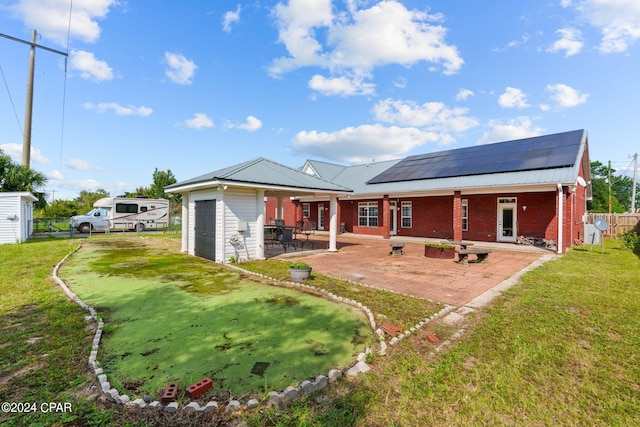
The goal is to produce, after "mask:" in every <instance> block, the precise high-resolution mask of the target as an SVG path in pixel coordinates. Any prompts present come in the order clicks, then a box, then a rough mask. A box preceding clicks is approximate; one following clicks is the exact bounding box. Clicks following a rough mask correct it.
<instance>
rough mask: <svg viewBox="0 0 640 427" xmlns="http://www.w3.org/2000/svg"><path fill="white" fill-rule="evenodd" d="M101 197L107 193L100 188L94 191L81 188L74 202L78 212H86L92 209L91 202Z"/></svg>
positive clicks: (107, 195) (106, 195)
mask: <svg viewBox="0 0 640 427" xmlns="http://www.w3.org/2000/svg"><path fill="white" fill-rule="evenodd" d="M103 197H109V193H107V190H104V189H102V188H99V189H98V190H96V191H88V190H82V191H81V192H80V195H79V196H78V197H76V198H75V199H74V202H75V204H76V207H77V210H78V212H80V213H87V212H89V211H90V210H91V209H93V204H94V203H95V202H96V201H98V200H99V199H102V198H103Z"/></svg>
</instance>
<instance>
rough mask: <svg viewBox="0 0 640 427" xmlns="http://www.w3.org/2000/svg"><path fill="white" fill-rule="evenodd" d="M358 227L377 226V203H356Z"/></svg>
mask: <svg viewBox="0 0 640 427" xmlns="http://www.w3.org/2000/svg"><path fill="white" fill-rule="evenodd" d="M358 225H359V226H360V227H377V226H378V202H361V203H358Z"/></svg>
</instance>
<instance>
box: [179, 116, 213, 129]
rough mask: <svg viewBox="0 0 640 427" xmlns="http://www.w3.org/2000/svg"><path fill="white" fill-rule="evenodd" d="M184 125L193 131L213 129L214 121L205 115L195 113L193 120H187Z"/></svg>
mask: <svg viewBox="0 0 640 427" xmlns="http://www.w3.org/2000/svg"><path fill="white" fill-rule="evenodd" d="M183 124H184V125H185V126H187V127H188V128H191V129H202V128H210V127H213V121H212V120H211V119H210V118H209V117H207V115H206V114H205V113H195V114H194V115H193V118H192V119H187V120H185V121H184V122H183Z"/></svg>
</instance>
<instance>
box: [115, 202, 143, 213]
mask: <svg viewBox="0 0 640 427" xmlns="http://www.w3.org/2000/svg"><path fill="white" fill-rule="evenodd" d="M116 212H117V213H128V214H132V213H138V205H137V204H133V203H116Z"/></svg>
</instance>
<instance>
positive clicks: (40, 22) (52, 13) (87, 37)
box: [9, 0, 118, 46]
mask: <svg viewBox="0 0 640 427" xmlns="http://www.w3.org/2000/svg"><path fill="white" fill-rule="evenodd" d="M70 5H71V4H70V2H69V0H20V1H18V2H17V3H15V4H14V5H11V6H9V9H10V10H11V11H12V12H13V13H14V14H15V15H16V17H17V18H19V19H21V20H22V21H23V22H24V25H25V26H26V27H27V28H36V29H37V30H38V32H39V33H41V35H42V36H43V37H45V38H47V39H50V40H53V41H54V42H56V43H58V44H59V45H61V46H67V34H68V33H69V30H71V33H70V36H71V38H77V39H80V40H82V41H85V42H88V43H93V42H95V41H97V40H98V38H99V37H100V31H101V30H100V25H98V21H99V20H100V19H104V18H105V17H106V16H107V14H108V13H109V10H110V8H111V7H113V6H117V5H118V0H75V1H74V2H73V10H71V7H70ZM70 11H71V12H72V13H71V23H69V12H70Z"/></svg>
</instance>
